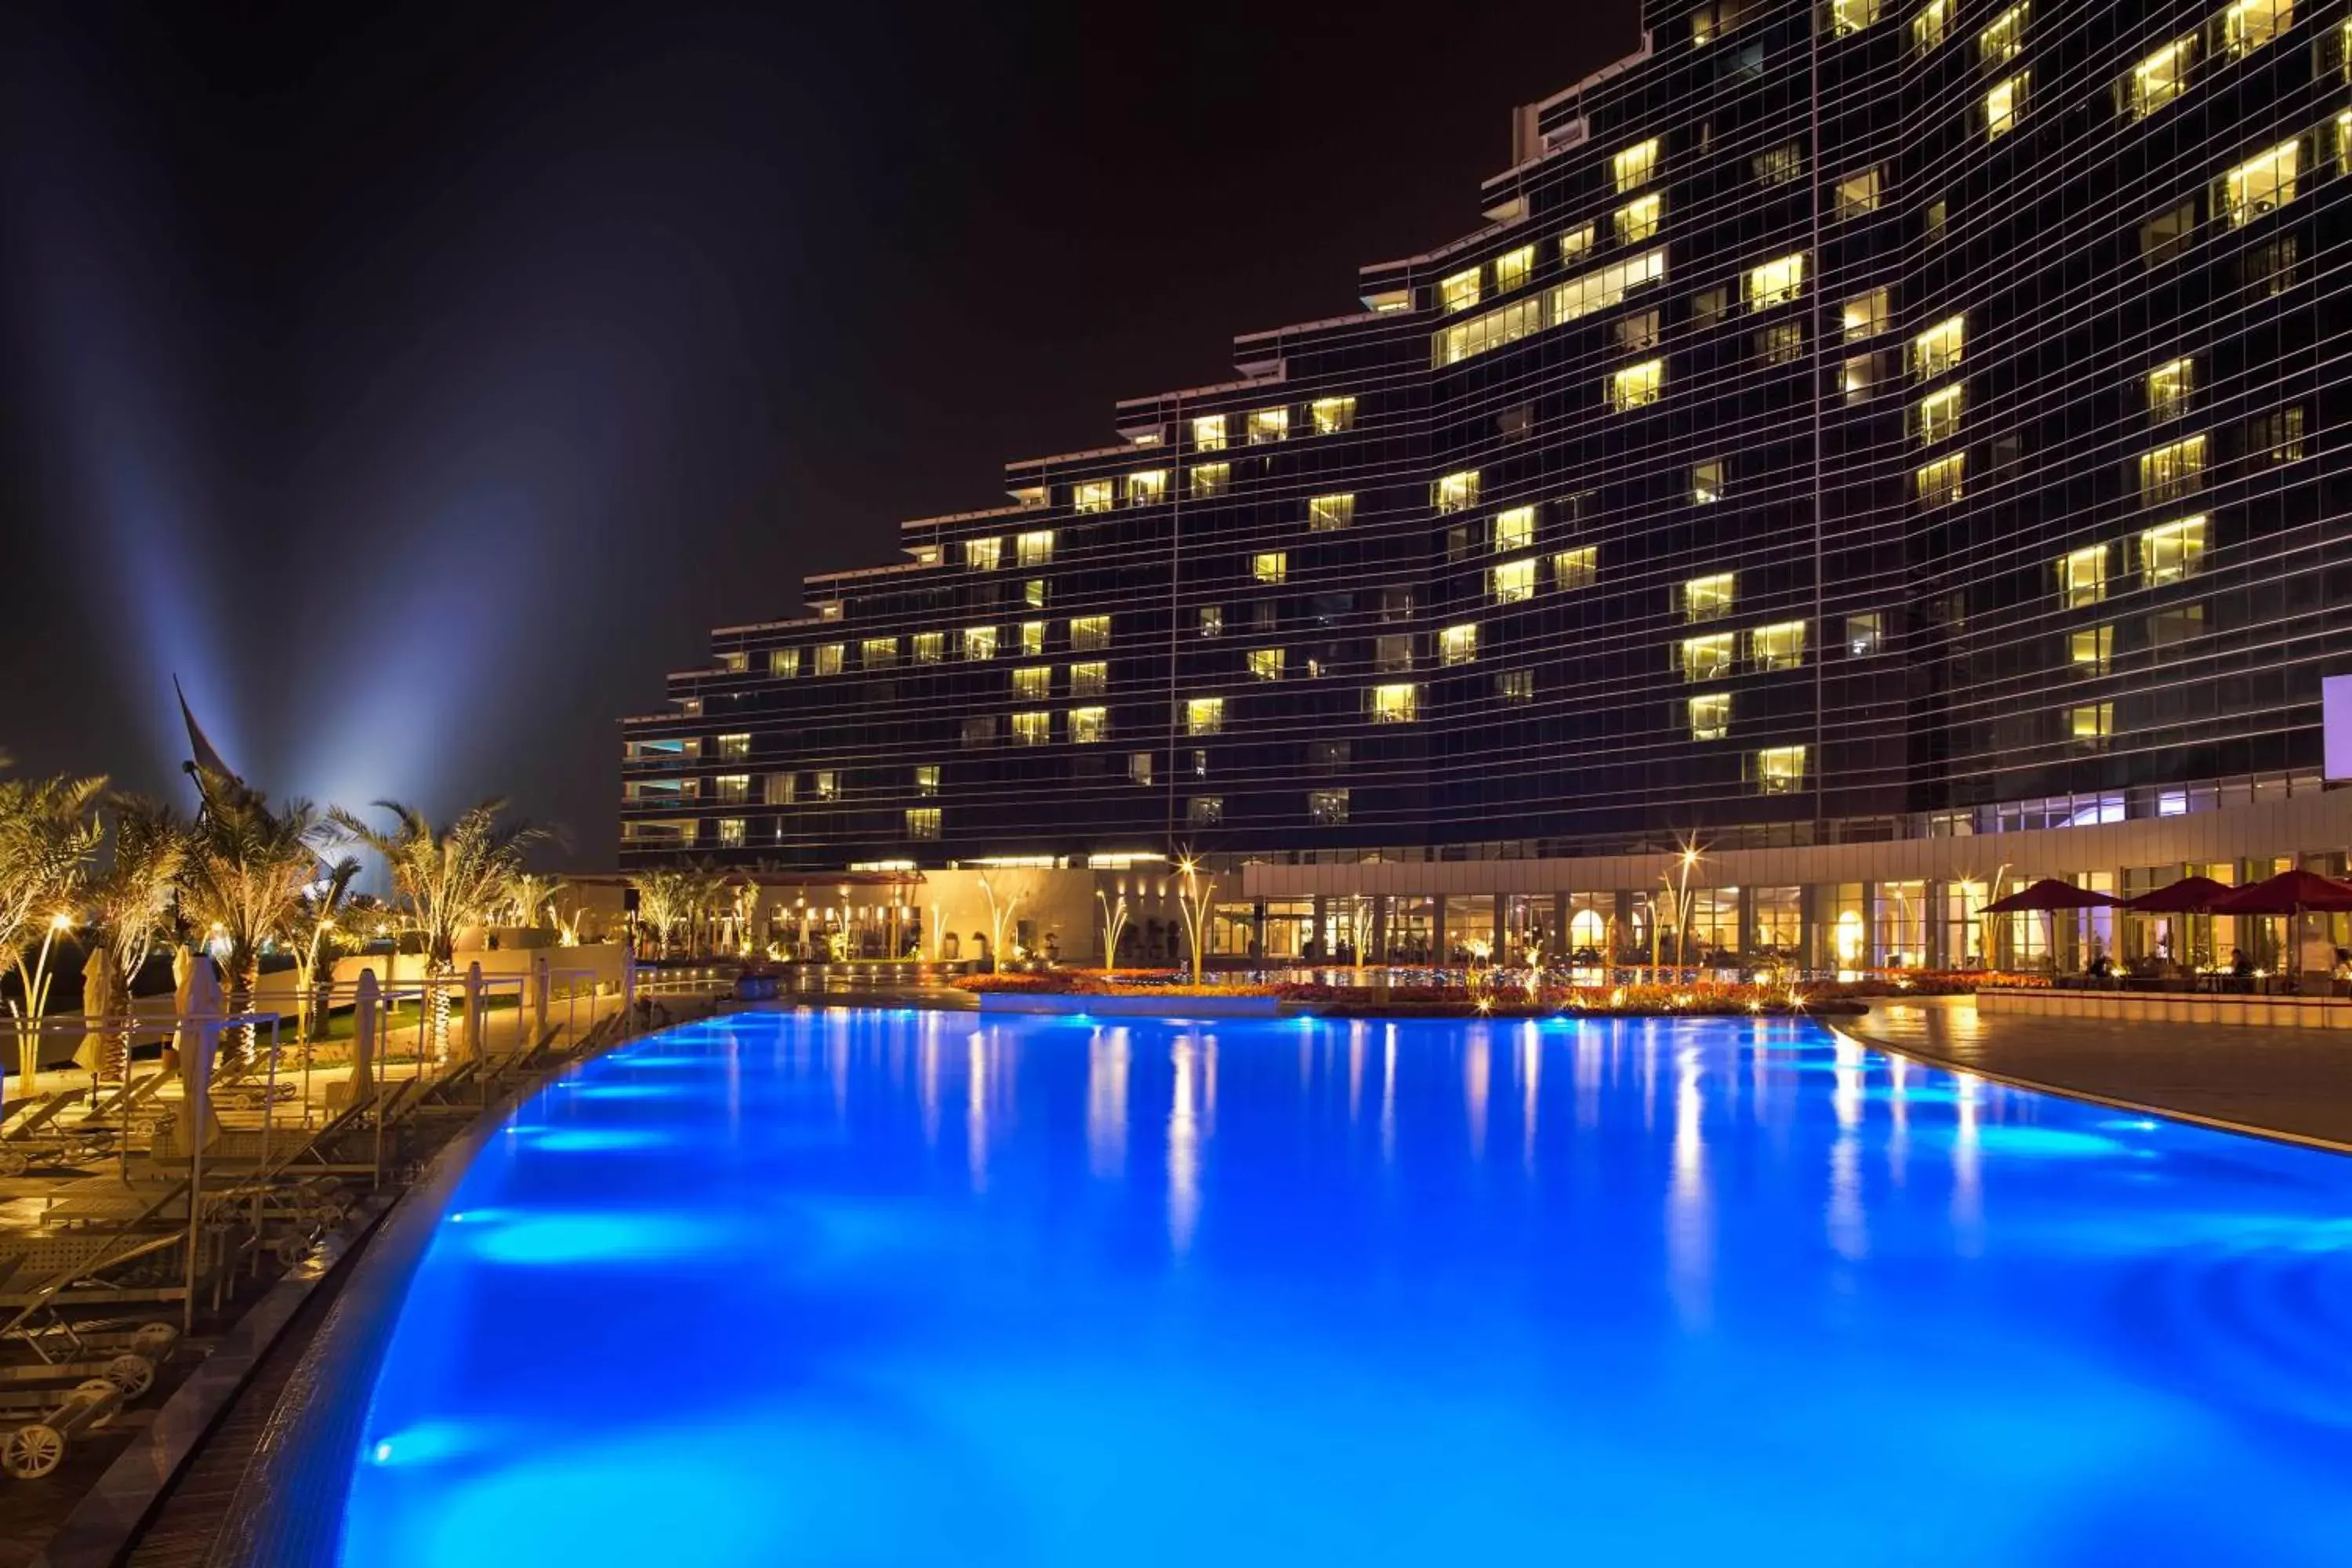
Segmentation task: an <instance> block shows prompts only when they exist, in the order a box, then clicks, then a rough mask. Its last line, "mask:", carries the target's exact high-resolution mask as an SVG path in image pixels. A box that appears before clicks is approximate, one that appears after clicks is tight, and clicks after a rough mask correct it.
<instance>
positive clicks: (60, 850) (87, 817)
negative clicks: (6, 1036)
mask: <svg viewBox="0 0 2352 1568" xmlns="http://www.w3.org/2000/svg"><path fill="white" fill-rule="evenodd" d="M105 790H106V780H105V779H103V778H81V779H77V778H68V777H64V776H62V775H61V776H59V777H57V778H52V779H39V780H14V779H12V780H8V781H6V782H5V783H0V952H5V953H6V954H7V955H8V957H9V959H10V960H11V961H12V962H13V963H15V965H16V985H17V992H16V995H15V996H12V997H10V998H9V999H8V1006H9V1011H10V1014H11V1016H13V1017H14V1018H15V1019H16V1026H17V1027H16V1051H17V1063H18V1070H19V1071H20V1072H22V1073H23V1074H24V1075H25V1076H24V1078H23V1079H22V1080H21V1081H22V1082H23V1083H25V1084H26V1085H29V1084H30V1083H31V1082H32V1075H33V1073H34V1072H35V1071H36V1070H37V1068H39V1066H40V1060H39V1058H40V1032H39V1019H40V1016H41V1013H42V1011H43V1009H44V1008H45V1007H46V1005H47V1002H48V992H49V980H50V975H49V953H50V951H51V949H52V948H53V947H54V945H55V944H56V942H57V938H58V932H60V931H68V930H70V929H71V928H72V926H73V923H74V905H75V903H76V901H77V900H79V897H80V894H81V890H82V883H83V880H84V879H85V878H86V877H87V876H88V874H89V860H90V857H91V856H92V855H93V854H95V853H96V852H97V850H98V846H99V843H100V839H101V837H102V835H103V830H102V829H101V828H100V825H99V818H98V802H99V798H100V795H103V794H104V793H105ZM36 937H37V938H38V940H37V941H36V940H35V939H36Z"/></svg>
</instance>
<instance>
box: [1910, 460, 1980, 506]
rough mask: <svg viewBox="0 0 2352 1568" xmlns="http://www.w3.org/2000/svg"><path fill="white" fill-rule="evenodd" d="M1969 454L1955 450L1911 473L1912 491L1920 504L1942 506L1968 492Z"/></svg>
mask: <svg viewBox="0 0 2352 1568" xmlns="http://www.w3.org/2000/svg"><path fill="white" fill-rule="evenodd" d="M1968 468H1969V455H1968V454H1967V453H1966V452H1955V453H1953V454H1952V455H1951V456H1950V457H1948V458H1937V459H1936V460H1935V461H1934V462H1932V463H1929V464H1928V465H1927V467H1926V468H1916V469H1914V470H1913V471H1912V474H1911V483H1912V489H1913V493H1914V494H1916V496H1917V497H1918V499H1919V504H1920V505H1921V506H1942V505H1944V504H1945V503H1946V502H1948V501H1956V500H1959V499H1960V498H1961V497H1963V496H1965V495H1966V494H1968Z"/></svg>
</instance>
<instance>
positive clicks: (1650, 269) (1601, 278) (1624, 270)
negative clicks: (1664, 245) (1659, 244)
mask: <svg viewBox="0 0 2352 1568" xmlns="http://www.w3.org/2000/svg"><path fill="white" fill-rule="evenodd" d="M1665 275H1666V253H1665V252H1664V250H1645V251H1643V252H1642V254H1641V255H1639V256H1629V257H1627V258H1625V259H1624V260H1622V261H1616V262H1612V263H1611V264H1610V265H1608V266H1606V267H1601V268H1595V269H1594V270H1592V271H1591V272H1587V273H1585V274H1584V275H1583V276H1582V277H1580V278H1571V279H1569V280H1568V281H1567V282H1565V283H1562V284H1560V285H1559V287H1558V288H1556V289H1552V291H1551V292H1550V294H1549V296H1548V298H1549V300H1550V301H1551V321H1552V324H1553V325H1555V326H1559V325H1562V324H1564V323H1566V322H1569V321H1576V320H1578V319H1579V318H1580V317H1584V316H1589V315H1591V314H1592V312H1594V311H1595V310H1608V309H1609V308H1610V307H1611V306H1612V305H1616V304H1618V303H1620V302H1622V300H1624V298H1625V296H1626V295H1628V294H1631V293H1632V292H1633V290H1635V289H1642V288H1646V287H1647V286H1648V285H1650V284H1652V283H1655V282H1657V281H1659V280H1660V279H1663V278H1664V277H1665Z"/></svg>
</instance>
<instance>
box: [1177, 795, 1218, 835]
mask: <svg viewBox="0 0 2352 1568" xmlns="http://www.w3.org/2000/svg"><path fill="white" fill-rule="evenodd" d="M1224 819H1225V797H1224V796H1223V795H1194V796H1193V797H1192V799H1190V800H1188V801H1186V802H1185V803H1184V826H1187V827H1214V826H1216V825H1217V824H1219V823H1220V822H1223V820H1224Z"/></svg>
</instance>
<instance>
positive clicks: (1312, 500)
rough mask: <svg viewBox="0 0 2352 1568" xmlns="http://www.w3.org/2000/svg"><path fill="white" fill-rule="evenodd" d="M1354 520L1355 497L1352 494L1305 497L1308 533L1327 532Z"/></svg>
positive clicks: (1343, 526) (1345, 525)
mask: <svg viewBox="0 0 2352 1568" xmlns="http://www.w3.org/2000/svg"><path fill="white" fill-rule="evenodd" d="M1354 521H1356V498H1355V497H1354V496H1353V495H1340V496H1310V497H1308V498H1307V531H1308V532H1309V533H1328V532H1330V531H1332V530H1334V529H1340V528H1345V527H1347V526H1348V525H1349V523H1351V522H1354Z"/></svg>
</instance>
